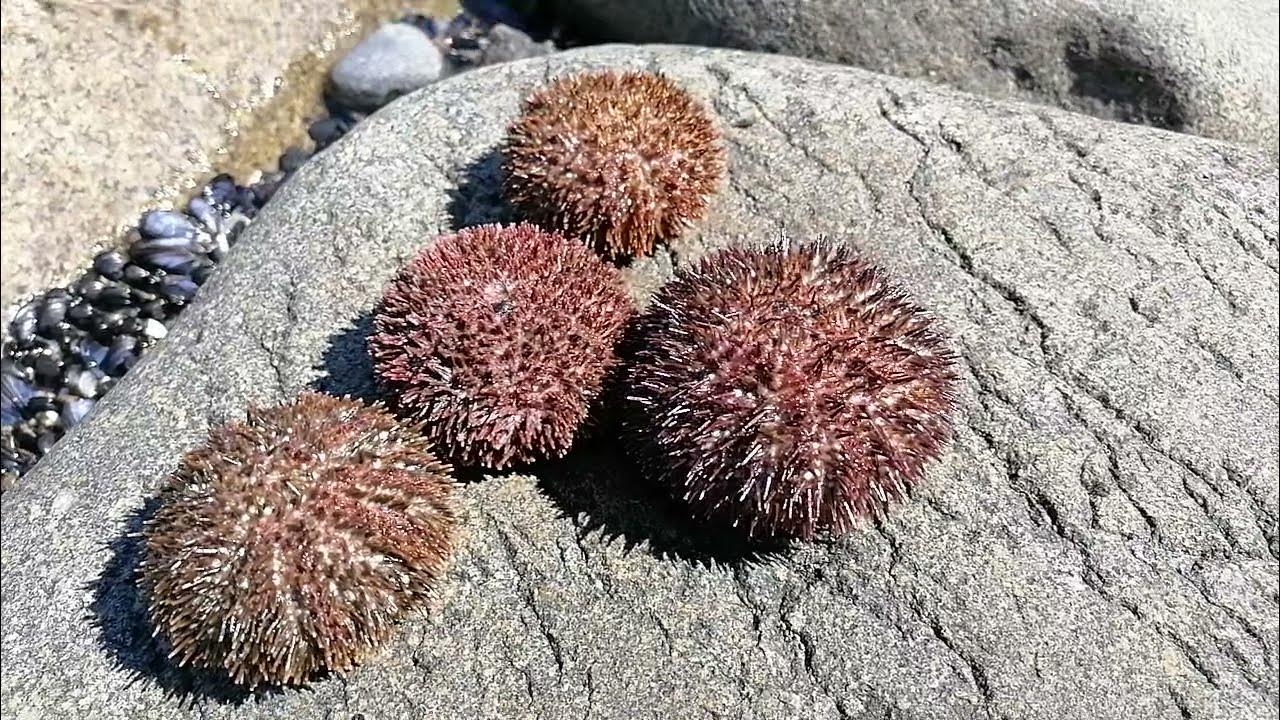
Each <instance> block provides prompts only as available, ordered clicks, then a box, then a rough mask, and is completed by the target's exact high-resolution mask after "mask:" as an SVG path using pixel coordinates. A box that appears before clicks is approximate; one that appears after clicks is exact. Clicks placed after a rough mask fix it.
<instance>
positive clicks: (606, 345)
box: [369, 223, 631, 469]
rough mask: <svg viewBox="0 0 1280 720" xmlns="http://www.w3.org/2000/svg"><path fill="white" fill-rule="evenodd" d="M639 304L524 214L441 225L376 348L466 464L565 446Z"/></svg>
mask: <svg viewBox="0 0 1280 720" xmlns="http://www.w3.org/2000/svg"><path fill="white" fill-rule="evenodd" d="M630 315H631V302H630V300H629V299H628V298H627V295H626V293H625V291H624V290H623V286H622V280H621V277H620V276H619V274H618V272H617V271H616V270H615V269H613V268H612V267H609V266H608V265H606V264H605V263H604V262H602V261H601V260H600V258H598V257H596V256H595V255H594V254H593V253H592V252H591V251H590V250H589V249H588V248H587V247H586V246H585V245H582V244H581V243H578V242H575V241H571V240H568V239H566V238H564V237H563V236H561V235H558V234H556V233H548V232H545V231H543V230H540V229H538V228H537V227H535V226H533V225H530V224H528V223H524V224H520V225H514V226H508V227H503V226H499V225H486V226H480V227H474V228H468V229H465V230H462V231H461V232H459V233H457V234H456V235H446V236H443V237H441V238H439V239H438V240H436V241H435V243H434V244H432V245H431V246H429V247H428V248H426V249H425V250H423V251H422V252H421V253H419V254H418V256H417V257H416V258H414V259H413V260H412V261H411V262H410V263H409V264H408V265H406V266H405V267H404V268H403V269H402V270H401V271H400V274H399V275H398V276H397V277H396V278H395V280H393V281H392V283H391V285H390V287H389V288H388V289H387V291H386V293H385V294H384V295H383V298H382V303H381V305H380V307H379V308H378V310H377V313H376V315H375V317H374V329H375V332H374V334H373V335H372V336H371V337H370V338H369V353H370V355H371V356H372V357H373V364H374V372H375V374H376V375H377V377H378V380H379V381H380V382H381V384H382V386H383V388H384V389H385V390H386V392H387V395H388V396H389V397H390V398H391V400H392V402H394V403H395V404H396V406H397V407H398V409H399V410H400V411H401V412H402V413H404V414H405V415H408V416H411V417H413V418H414V419H416V420H420V421H422V422H423V423H424V432H426V433H427V435H428V437H430V438H431V439H432V440H433V441H435V442H436V444H437V447H439V448H440V449H441V450H442V451H443V452H445V453H447V457H448V458H449V459H451V460H453V461H455V462H457V463H459V464H462V465H480V466H485V467H490V468H495V469H501V468H505V467H508V466H510V465H512V464H515V463H523V462H532V461H534V460H539V459H545V458H552V457H559V456H561V455H563V454H564V453H566V452H567V451H568V450H569V447H570V445H572V443H573V440H574V437H575V435H576V433H577V431H578V429H579V427H580V426H581V425H582V423H583V421H584V420H585V419H586V418H587V414H588V411H589V409H590V407H591V404H592V402H593V401H594V400H595V398H596V396H597V395H598V394H599V393H600V388H601V385H602V384H603V382H604V379H605V376H606V374H607V373H608V371H609V369H610V368H611V367H612V366H613V365H614V364H615V363H616V355H615V351H614V345H615V344H616V342H617V340H618V338H619V337H620V335H621V334H622V330H623V327H624V326H625V324H626V321H627V319H628V318H629V317H630Z"/></svg>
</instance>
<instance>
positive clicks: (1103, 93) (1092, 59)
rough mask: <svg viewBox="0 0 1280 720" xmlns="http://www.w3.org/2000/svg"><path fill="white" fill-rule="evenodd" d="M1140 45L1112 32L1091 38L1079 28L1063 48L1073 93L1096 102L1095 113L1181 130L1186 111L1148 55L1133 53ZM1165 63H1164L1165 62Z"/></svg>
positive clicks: (1185, 127) (1131, 121) (1184, 122)
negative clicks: (1142, 55) (1140, 55)
mask: <svg viewBox="0 0 1280 720" xmlns="http://www.w3.org/2000/svg"><path fill="white" fill-rule="evenodd" d="M1136 47H1138V45H1137V44H1136V43H1134V42H1132V41H1131V40H1128V39H1126V38H1124V37H1115V36H1114V33H1108V32H1102V33H1101V34H1100V35H1099V39H1097V40H1094V39H1091V38H1090V37H1089V36H1088V35H1086V34H1085V33H1083V32H1077V33H1076V35H1075V37H1073V38H1072V39H1071V40H1069V41H1068V42H1067V45H1066V47H1065V48H1063V60H1064V62H1065V64H1066V67H1067V69H1068V70H1069V71H1070V72H1071V74H1072V81H1071V92H1072V93H1074V94H1075V95H1076V96H1078V97H1080V98H1081V99H1083V100H1085V101H1087V102H1090V103H1091V104H1093V105H1094V106H1095V112H1094V114H1096V115H1099V116H1101V117H1114V118H1115V119H1117V120H1121V121H1124V122H1130V123H1141V124H1144V125H1152V126H1154V127H1158V128H1163V129H1165V130H1174V131H1177V132H1184V131H1186V129H1187V124H1188V123H1187V116H1186V111H1184V110H1183V108H1182V104H1181V102H1180V101H1179V100H1178V93H1177V92H1176V91H1175V89H1174V88H1172V87H1170V86H1169V84H1168V83H1169V81H1168V79H1167V78H1166V73H1163V72H1159V71H1157V70H1156V69H1155V68H1156V67H1158V66H1159V64H1157V63H1153V62H1152V61H1151V60H1150V59H1146V58H1140V57H1137V56H1136V55H1137V54H1136V53H1135V52H1134V50H1133V49H1134V48H1136ZM1166 67H1167V64H1166Z"/></svg>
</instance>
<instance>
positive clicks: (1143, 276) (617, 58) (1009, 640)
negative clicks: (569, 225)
mask: <svg viewBox="0 0 1280 720" xmlns="http://www.w3.org/2000/svg"><path fill="white" fill-rule="evenodd" d="M586 66H613V67H620V66H625V67H635V68H649V69H653V70H660V71H662V72H664V73H668V74H669V75H670V76H672V77H674V78H676V79H677V80H678V81H679V82H681V83H682V84H684V85H685V86H687V87H688V88H690V89H691V91H692V92H694V93H696V94H697V95H699V96H700V97H703V98H705V99H706V100H707V101H708V102H709V103H710V105H711V106H712V107H713V108H714V110H715V112H716V114H717V115H718V117H719V118H720V120H721V122H722V124H723V127H724V130H725V134H726V138H727V142H728V147H729V157H730V167H731V175H730V177H729V180H728V183H727V186H726V188H725V191H724V193H723V194H722V195H720V196H719V197H717V198H716V199H715V200H714V202H713V204H712V207H711V211H710V215H709V217H707V218H706V220H705V221H704V222H701V223H699V224H698V225H697V226H696V227H695V228H694V229H693V230H692V231H691V232H690V233H689V234H688V235H687V236H686V237H684V238H683V239H680V240H678V241H676V242H674V243H672V245H671V247H670V248H669V249H666V250H664V251H662V252H660V253H659V254H658V255H657V256H656V257H654V258H651V259H648V260H644V261H640V262H637V263H636V264H635V265H633V266H632V267H630V268H628V269H627V270H626V274H627V276H628V278H629V281H630V283H631V287H632V290H633V292H634V294H635V296H636V297H637V298H638V299H643V298H644V297H645V296H646V295H647V294H648V293H650V292H652V291H653V289H654V288H656V287H657V286H658V285H659V284H660V283H661V282H663V281H664V279H666V278H668V277H669V276H670V274H671V272H672V268H673V267H675V266H681V265H684V264H686V263H689V262H691V261H693V260H695V259H696V258H698V257H700V256H702V255H703V254H705V253H706V252H708V251H709V250H711V249H712V248H715V247H718V246H724V245H727V244H729V243H734V242H764V241H767V240H769V239H770V238H771V237H772V236H773V235H774V234H775V233H777V232H779V231H782V230H786V231H787V232H788V233H790V234H791V235H792V236H794V237H797V238H805V237H812V236H814V235H818V234H829V235H833V236H836V237H840V238H847V239H848V241H849V242H851V243H853V244H855V245H856V246H857V247H859V248H861V249H863V250H864V251H865V252H867V253H869V254H870V255H871V256H873V257H875V258H877V259H878V260H879V262H880V263H882V264H883V265H884V266H886V267H887V268H888V269H889V270H890V271H891V272H892V273H893V274H894V275H895V276H896V277H898V278H899V279H900V280H901V282H902V283H903V284H905V285H906V286H907V287H909V288H910V289H911V290H912V291H913V293H914V294H915V295H916V296H917V298H918V299H920V300H921V301H922V302H923V303H924V304H925V305H926V306H928V307H931V308H932V309H933V310H934V311H935V312H936V313H937V314H938V315H939V316H940V318H941V321H942V323H943V324H944V325H945V326H946V327H948V328H950V330H951V332H952V333H953V336H954V340H955V346H956V350H957V351H958V352H959V353H960V355H961V356H962V357H963V368H962V369H963V373H962V375H963V378H964V382H963V390H962V403H963V410H962V412H961V415H960V417H959V422H958V435H957V437H956V440H955V442H954V445H953V447H952V448H951V449H950V450H949V451H948V453H947V454H946V455H945V457H944V459H943V460H942V461H941V462H940V463H939V464H937V465H936V466H934V467H933V468H932V470H931V472H930V473H929V478H928V481H927V483H926V484H925V485H924V486H923V487H922V488H921V489H919V490H918V491H917V492H916V493H915V498H914V500H913V501H912V502H910V503H909V504H907V505H904V506H902V507H900V508H898V509H897V510H896V511H895V512H893V513H892V515H891V516H890V517H889V518H888V519H887V520H886V521H884V522H882V523H878V524H876V525H873V526H869V527H867V528H866V529H865V530H863V531H861V532H858V533H855V534H854V535H852V536H851V537H849V538H847V539H845V540H842V541H839V542H832V543H822V544H813V545H796V546H794V547H789V548H743V547H740V546H738V545H735V544H734V543H732V542H729V541H727V540H725V539H724V538H722V537H716V536H714V535H712V534H709V533H708V531H707V530H706V529H703V528H699V527H696V526H695V525H693V524H691V523H689V522H687V521H684V520H682V519H681V515H680V513H679V512H678V511H677V510H676V509H675V508H673V507H672V506H671V505H670V504H668V503H667V502H665V501H663V500H662V499H661V498H660V497H657V496H655V495H653V494H652V493H650V492H648V491H646V490H645V489H644V488H645V485H644V482H643V478H640V477H637V475H636V474H635V471H634V470H633V469H631V468H630V467H629V466H628V465H627V464H626V462H625V461H623V460H620V459H619V458H618V457H617V456H616V448H615V447H614V445H613V444H612V443H611V442H610V441H609V436H608V435H607V434H605V433H600V434H599V435H598V436H597V437H596V438H595V439H593V440H590V441H588V442H585V443H583V446H582V447H581V448H579V449H577V450H575V452H574V453H573V454H572V455H571V457H570V458H569V459H567V460H565V461H563V462H559V463H555V464H552V465H548V466H544V467H541V468H538V469H536V470H535V471H534V473H535V474H534V475H519V474H513V475H504V476H487V477H479V476H476V477H474V478H473V481H472V482H470V483H468V484H467V485H466V487H465V490H464V492H463V495H464V501H465V506H466V511H467V520H466V527H467V533H468V539H467V541H466V543H465V545H464V548H463V550H462V551H461V554H460V555H459V557H458V559H457V562H456V564H455V567H454V569H453V571H452V572H451V575H450V579H449V582H448V584H447V590H446V597H444V598H443V599H442V606H441V608H440V609H439V610H438V611H437V612H435V613H433V615H432V616H431V617H430V618H429V619H426V620H420V621H414V622H411V623H408V624H406V625H405V626H404V628H403V630H402V632H401V633H400V634H399V636H398V637H397V639H396V640H395V641H394V642H393V643H392V645H391V646H390V647H389V648H388V650H387V652H386V653H385V654H384V655H383V656H381V657H380V658H378V659H376V660H375V661H372V662H370V663H368V664H367V665H365V666H364V667H362V668H360V669H359V670H357V671H356V672H355V673H353V674H352V675H350V676H349V677H346V678H330V679H325V680H320V681H318V682H316V683H315V684H314V685H313V686H312V687H311V688H309V689H307V690H303V691H298V690H286V691H283V692H280V693H275V694H268V695H265V696H261V697H248V698H245V697H243V696H238V695H237V694H236V693H235V692H234V691H231V690H229V689H227V688H225V687H222V686H220V685H218V684H217V683H215V682H213V681H211V680H209V679H207V678H201V677H195V676H191V675H187V674H184V673H180V672H177V671H175V670H173V669H171V668H169V667H168V666H167V665H166V664H165V661H164V660H163V658H160V657H157V656H156V655H155V654H154V650H153V648H152V646H151V645H150V643H149V641H148V637H149V632H148V629H147V627H146V624H145V621H144V620H143V616H142V615H141V614H140V610H139V607H138V606H137V597H136V594H135V592H134V591H133V589H132V585H131V584H130V582H129V579H128V578H129V572H130V568H131V564H132V562H133V561H134V560H135V559H136V551H137V544H136V541H134V540H131V539H130V536H129V535H128V532H129V530H130V529H131V528H136V527H137V520H138V517H139V513H142V512H145V506H144V499H145V498H147V497H148V496H150V494H151V493H152V492H153V491H154V489H155V488H156V487H157V486H158V483H159V482H160V478H161V476H162V475H163V474H164V473H165V472H166V471H168V470H170V469H171V468H173V467H174V465H175V463H176V461H177V459H178V457H179V455H180V453H181V452H182V451H183V450H184V449H185V448H188V447H190V446H192V445H193V444H195V443H196V442H198V441H199V440H200V439H201V438H202V437H203V435H204V434H205V432H206V431H207V429H208V428H209V426H210V425H211V424H213V423H219V422H222V421H224V420H226V419H228V418H234V417H239V416H242V415H243V413H244V409H245V406H246V403H250V402H259V403H266V402H275V401H278V400H281V399H283V398H286V397H289V396H292V395H294V394H296V393H297V392H298V391H299V390H300V389H302V388H304V387H306V386H308V385H313V386H316V387H321V388H324V389H326V390H329V391H331V392H336V393H357V394H369V393H370V390H371V387H370V384H371V378H370V369H369V366H368V362H367V360H366V359H365V355H364V350H363V338H364V336H365V334H366V333H367V332H368V329H369V321H368V317H369V312H370V310H371V308H372V307H373V305H374V302H375V299H376V297H377V296H378V294H379V293H380V290H381V288H382V285H383V283H384V282H385V281H386V280H387V279H388V278H389V277H390V276H391V274H392V273H393V272H394V270H395V268H396V266H397V265H398V264H399V263H400V262H402V261H404V260H406V259H407V258H408V257H410V256H411V255H412V253H413V252H414V251H415V249H417V248H418V247H419V246H420V245H421V244H422V243H423V242H424V241H426V240H427V239H428V238H430V237H431V236H432V235H433V234H435V233H438V232H440V231H443V230H447V229H450V228H453V227H456V226H458V225H462V224H472V223H476V222H480V221H484V220H492V219H502V218H505V217H508V216H507V211H506V210H505V209H504V207H503V206H502V205H501V204H500V202H499V200H498V195H497V189H496V188H497V186H496V182H497V172H498V167H499V164H498V159H497V156H496V155H495V148H496V147H498V145H499V143H500V142H501V141H502V137H503V132H504V128H505V126H506V124H507V123H508V122H509V121H510V120H511V119H512V118H513V117H514V115H515V114H516V113H517V112H518V109H519V103H520V100H521V98H522V97H523V96H524V95H525V94H527V93H528V92H530V91H531V90H532V89H533V88H534V87H536V86H537V85H538V84H540V83H542V82H543V81H544V80H545V78H546V77H548V76H554V75H559V74H561V73H565V72H569V71H570V70H571V69H575V68H582V67H586ZM1277 188H1278V184H1277V172H1276V169H1275V166H1274V165H1273V164H1272V163H1271V161H1270V160H1269V159H1268V158H1267V157H1265V156H1264V155H1263V154H1261V153H1257V152H1255V151H1249V150H1244V149H1241V148H1238V147H1233V146H1229V145H1225V144H1221V143H1217V142H1213V141H1208V140H1202V139H1199V138H1194V137H1190V136H1185V135H1176V134H1170V133H1166V132H1162V131H1158V130H1152V129H1148V128H1142V127H1136V126H1125V125H1117V124H1112V123H1106V122H1101V121H1097V120H1093V119H1090V118H1085V117H1081V116H1076V115H1070V114H1066V113H1062V112H1059V111H1055V110H1050V109H1045V108H1038V107H1031V106H1022V105H1007V104H1001V103H997V102H994V101H990V100H985V99H982V98H979V97H974V96H969V95H964V94H960V93H957V92H954V91H950V90H946V89H943V88H937V87H933V86H928V85H924V84H921V83H917V82H913V81H909V80H900V79H893V78H888V77H883V76H878V75H873V74H870V73H867V72H863V71H860V70H854V69H849V68H841V67H838V66H829V65H819V64H813V63H809V62H805V61H802V60H796V59H792V58H785V57H774V56H755V55H750V54H745V53H738V52H732V51H723V50H695V49H681V48H661V47H653V48H641V49H636V48H628V47H602V48H594V49H589V50H585V51H574V52H570V53H562V54H557V55H553V56H550V57H548V58H543V59H536V60H530V61H525V62H521V63H513V64H509V65H501V66H496V67H492V68H487V69H483V70H479V71H476V72H474V73H469V74H466V75H463V76H459V77H457V78H454V79H451V80H448V81H445V82H442V83H438V84H436V85H433V86H432V87H431V88H428V89H426V90H423V91H421V92H418V93H415V94H413V95H411V96H408V97H405V98H401V99H400V100H398V101H396V102H394V103H392V104H391V105H390V106H388V107H387V108H385V109H384V110H383V111H381V112H379V113H377V114H376V115H374V116H373V117H372V118H370V120H368V121H366V122H365V123H362V124H361V125H360V126H359V127H357V128H356V129H355V130H354V131H353V132H352V133H351V134H350V135H349V136H347V137H345V138H344V139H343V140H342V141H340V142H339V143H337V144H336V145H334V146H333V147H332V148H330V149H329V150H327V151H326V152H324V153H322V154H320V155H319V156H317V158H316V159H315V160H313V161H312V162H310V163H308V164H307V165H306V166H305V167H304V168H302V170H300V171H299V173H298V175H297V176H296V177H295V178H294V180H293V181H291V182H290V183H289V184H287V185H286V186H284V187H283V188H282V189H281V190H280V192H279V194H278V195H277V197H276V200H275V201H274V202H273V204H271V205H269V206H268V207H267V208H266V210H265V211H264V212H263V213H262V215H261V216H260V218H259V220H258V221H257V222H256V223H255V224H254V225H253V226H252V227H251V228H250V229H249V230H248V231H246V233H245V235H244V236H243V239H242V240H241V242H240V244H239V245H238V246H237V247H236V248H235V249H234V251H233V252H232V253H231V255H230V256H229V257H228V259H227V261H226V264H225V265H224V266H223V268H222V269H221V270H219V271H218V273H216V274H215V276H214V277H213V278H212V279H211V280H210V282H209V284H208V285H207V286H206V289H205V290H204V291H203V292H202V293H201V295H200V296H199V298H198V299H197V301H196V303H195V304H194V305H193V306H192V307H191V308H190V309H189V310H188V311H187V312H186V313H185V314H184V315H183V316H182V318H181V320H180V321H179V322H178V324H177V325H176V326H175V328H174V329H173V331H172V332H171V334H170V335H169V337H168V338H167V339H166V340H165V341H164V342H163V343H162V344H161V345H160V346H159V347H158V348H157V349H156V350H155V351H154V352H153V353H151V354H150V355H149V356H147V357H145V358H144V359H143V360H142V362H141V363H140V364H139V366H138V368H137V369H136V370H135V371H134V372H132V373H131V374H130V375H129V376H128V377H127V378H125V380H124V381H123V382H122V383H121V385H120V386H119V387H118V388H117V389H116V390H115V391H114V392H113V393H112V394H111V395H109V396H108V397H107V398H106V399H105V400H104V401H103V402H102V403H101V405H100V406H99V407H98V408H97V410H95V412H94V414H93V415H91V416H90V418H89V419H88V420H87V421H86V422H85V423H84V424H82V425H81V426H79V427H78V428H77V429H76V430H75V431H74V432H73V433H72V435H70V436H69V437H68V439H67V440H66V441H64V442H63V443H61V444H59V445H58V446H57V447H55V448H54V450H53V452H52V453H51V454H50V455H49V456H48V457H47V458H45V460H44V461H43V462H42V463H41V464H40V465H39V466H38V467H37V468H36V469H35V470H33V471H32V473H31V474H30V475H29V476H28V478H27V481H26V482H24V483H23V484H22V485H21V486H20V487H18V488H17V489H15V490H13V491H11V492H9V493H6V494H5V495H4V496H3V498H2V499H0V505H2V507H3V528H2V529H3V534H2V540H0V543H2V549H3V552H2V553H0V571H2V572H3V577H4V585H3V607H4V613H3V616H2V619H0V636H2V638H3V648H2V651H0V661H2V662H3V666H4V673H3V677H2V680H0V682H2V683H3V693H2V696H3V700H2V701H0V703H2V707H0V710H2V711H3V714H4V715H5V716H6V717H14V718H35V717H46V716H86V717H98V718H164V717H173V716H175V715H177V714H179V712H180V708H186V711H187V712H189V713H190V714H191V715H193V716H201V717H213V718H239V717H290V718H306V717H334V718H344V719H345V718H351V717H366V718H379V720H382V719H385V718H417V717H541V718H570V717H574V718H579V717H591V718H637V717H655V718H656V717H662V718H685V717H733V718H781V717H805V718H864V717H867V718H871V717H875V718H881V717H894V718H970V717H1002V718H1042V717H1055V718H1102V719H1107V718H1115V719H1117V720H1132V719H1133V718H1173V719H1177V718H1225V717H1230V718H1240V719H1243V720H1249V719H1253V718H1258V719H1261V718H1268V717H1274V708H1275V704H1276V702H1277V691H1276V683H1277V675H1278V673H1277V647H1278V644H1280V638H1278V637H1277V635H1278V632H1277V627H1276V614H1277V606H1278V604H1280V601H1278V600H1277V595H1278V593H1280V590H1278V586H1277V585H1278V579H1277V555H1278V552H1280V548H1278V547H1277V474H1278V473H1277V462H1278V461H1277V450H1278V449H1277V438H1276V433H1275V429H1276V426H1277V421H1278V419H1280V417H1278V411H1277V395H1278V394H1280V392H1278V390H1280V388H1278V379H1277V375H1276V367H1277V343H1276V336H1277V322H1278V321H1277V297H1278V295H1280V291H1278V289H1277V222H1278V212H1277Z"/></svg>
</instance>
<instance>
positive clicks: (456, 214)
mask: <svg viewBox="0 0 1280 720" xmlns="http://www.w3.org/2000/svg"><path fill="white" fill-rule="evenodd" d="M503 175H504V171H503V169H502V148H501V146H498V147H493V148H490V149H489V150H488V151H486V152H485V153H484V154H483V155H481V156H480V157H478V158H476V159H475V160H474V161H472V162H471V163H470V164H468V165H467V166H466V167H465V168H463V170H462V177H461V179H460V180H459V182H458V184H457V187H455V188H454V189H452V190H450V191H449V203H448V206H447V209H448V212H449V220H450V224H451V226H452V227H453V229H454V230H461V229H463V228H467V227H471V226H473V225H486V224H489V223H504V224H505V223H511V222H514V221H515V220H517V219H518V218H517V215H516V212H515V210H514V209H513V208H512V207H511V205H510V204H509V203H508V202H507V199H506V197H505V196H504V195H503V192H502V179H503Z"/></svg>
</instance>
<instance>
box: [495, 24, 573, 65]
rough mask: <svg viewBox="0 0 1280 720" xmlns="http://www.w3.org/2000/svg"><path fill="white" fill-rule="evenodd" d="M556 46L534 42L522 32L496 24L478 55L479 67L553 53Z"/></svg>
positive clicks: (549, 43)
mask: <svg viewBox="0 0 1280 720" xmlns="http://www.w3.org/2000/svg"><path fill="white" fill-rule="evenodd" d="M555 49H556V46H555V45H554V44H553V43H552V42H551V41H549V40H548V41H546V42H534V40H533V38H531V37H529V36H528V35H527V34H525V33H524V32H522V31H520V30H517V29H516V28H513V27H511V26H510V25H503V24H498V25H494V26H493V28H492V29H490V30H489V35H488V37H487V38H486V40H485V43H484V49H483V50H482V51H481V53H480V64H481V65H495V64H497V63H504V62H511V61H513V60H523V59H524V58H531V57H538V56H540V55H546V54H548V53H552V52H555Z"/></svg>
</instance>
